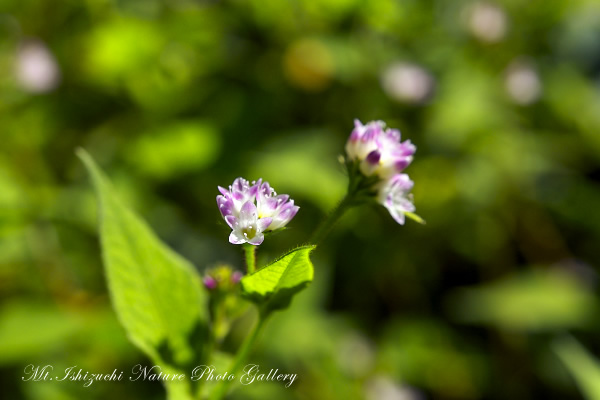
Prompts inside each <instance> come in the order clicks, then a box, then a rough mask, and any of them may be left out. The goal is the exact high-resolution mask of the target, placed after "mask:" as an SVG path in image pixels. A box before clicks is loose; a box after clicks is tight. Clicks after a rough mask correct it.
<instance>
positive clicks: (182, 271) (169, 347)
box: [77, 150, 208, 399]
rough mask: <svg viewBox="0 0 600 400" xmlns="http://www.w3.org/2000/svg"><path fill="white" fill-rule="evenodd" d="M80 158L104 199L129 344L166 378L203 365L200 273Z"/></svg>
mask: <svg viewBox="0 0 600 400" xmlns="http://www.w3.org/2000/svg"><path fill="white" fill-rule="evenodd" d="M77 155H78V156H79V158H80V159H81V160H82V161H83V163H84V164H85V166H86V168H87V170H88V172H89V173H90V175H91V176H92V180H93V183H94V187H95V190H96V193H97V195H98V200H99V203H100V206H99V216H100V218H99V220H100V237H101V244H102V255H103V261H104V267H105V270H106V277H107V280H108V287H109V290H110V295H111V300H112V303H113V307H114V309H115V311H116V313H117V316H118V317H119V320H120V322H121V324H122V325H123V326H124V327H125V330H126V331H127V334H128V337H129V339H130V340H131V341H132V342H133V343H134V344H135V345H136V346H138V347H139V348H140V349H141V350H142V351H144V352H145V353H146V354H147V355H148V356H149V357H150V358H151V359H152V360H153V361H154V362H155V363H157V364H159V365H160V366H161V367H162V368H163V371H165V372H167V371H182V370H185V369H187V367H188V366H190V365H194V364H196V363H198V361H199V360H201V359H202V357H203V346H202V343H203V342H205V341H206V337H207V334H206V332H207V319H208V317H207V311H206V310H207V307H206V301H207V296H206V295H205V293H204V291H203V287H202V285H201V283H200V278H199V276H198V275H197V273H196V272H195V270H194V267H193V266H192V265H191V264H190V263H189V262H188V261H186V260H185V259H183V258H182V257H180V256H179V255H177V254H176V253H175V252H174V251H172V250H171V249H170V248H168V247H167V246H166V245H165V244H163V243H162V242H161V241H160V240H159V239H158V238H157V237H156V235H155V234H154V233H153V232H152V230H151V229H150V227H148V225H146V223H145V222H144V221H143V220H142V219H140V218H139V217H138V216H136V215H135V214H134V213H133V212H132V211H131V210H129V209H128V208H127V207H126V206H125V205H124V204H123V203H122V202H121V201H120V200H119V199H118V198H117V197H116V195H115V194H114V193H113V188H112V186H111V185H110V183H109V181H108V179H107V178H106V177H105V176H104V174H103V173H102V171H100V169H99V168H98V167H97V166H96V164H95V163H94V161H93V159H92V158H91V157H90V155H89V154H87V153H86V152H85V151H84V150H78V152H77ZM187 385H189V382H187V381H184V382H174V383H171V384H169V385H168V386H167V390H168V392H169V398H171V399H186V398H188V397H189V396H187V395H186V393H189V388H187V387H186V386H187Z"/></svg>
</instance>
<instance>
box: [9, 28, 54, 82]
mask: <svg viewBox="0 0 600 400" xmlns="http://www.w3.org/2000/svg"><path fill="white" fill-rule="evenodd" d="M16 75H17V80H18V82H19V83H20V84H21V86H22V87H23V89H25V90H27V91H28V92H31V93H46V92H49V91H51V90H53V89H55V88H56V87H57V86H58V84H59V82H60V70H59V67H58V64H57V63H56V59H55V58H54V55H53V54H52V53H51V52H50V50H48V48H47V47H46V45H45V44H44V43H42V42H41V41H39V40H29V41H26V42H24V43H22V44H21V46H20V48H19V50H18V53H17V60H16Z"/></svg>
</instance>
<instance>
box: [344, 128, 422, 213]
mask: <svg viewBox="0 0 600 400" xmlns="http://www.w3.org/2000/svg"><path fill="white" fill-rule="evenodd" d="M354 125H355V127H354V130H353V131H352V134H351V135H350V138H349V139H348V142H347V143H346V155H347V159H348V161H349V162H351V163H357V164H358V166H359V170H360V172H361V174H362V175H364V176H365V177H375V178H376V181H377V183H376V184H375V187H374V189H376V190H377V200H378V201H379V202H380V203H381V204H382V205H383V206H384V207H386V208H387V209H388V211H389V212H390V215H391V216H392V217H393V218H394V219H395V220H396V222H398V223H399V224H404V219H405V218H404V216H405V213H407V212H411V213H412V212H413V211H415V206H414V205H413V203H412V195H411V194H410V190H411V189H412V187H413V182H412V181H411V180H410V178H409V177H408V175H406V174H403V173H401V172H402V171H403V170H404V169H405V168H406V167H408V165H409V164H410V163H411V162H412V159H413V154H414V153H415V151H416V147H415V146H414V145H413V144H412V143H411V142H410V140H406V141H404V142H401V141H400V131H398V130H396V129H389V128H387V129H386V127H385V123H384V122H383V121H373V122H369V123H367V124H366V125H363V124H362V123H361V122H360V121H358V120H355V121H354Z"/></svg>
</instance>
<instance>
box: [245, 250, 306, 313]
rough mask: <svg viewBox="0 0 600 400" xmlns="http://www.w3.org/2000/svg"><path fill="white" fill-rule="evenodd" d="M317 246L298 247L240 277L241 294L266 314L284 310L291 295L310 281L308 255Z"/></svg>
mask: <svg viewBox="0 0 600 400" xmlns="http://www.w3.org/2000/svg"><path fill="white" fill-rule="evenodd" d="M315 247H316V246H304V247H299V248H297V249H294V250H292V251H290V252H289V253H287V254H285V255H284V256H282V257H281V258H279V259H278V260H275V261H274V262H272V263H271V264H269V265H267V266H266V267H264V268H261V269H259V270H258V271H256V272H254V273H253V274H250V275H247V276H245V277H244V278H242V281H241V284H242V294H243V296H244V297H246V298H247V299H249V300H251V301H253V302H255V303H257V304H258V305H259V306H261V308H262V309H263V310H264V311H266V312H270V311H274V310H280V309H284V308H286V307H287V306H288V305H289V304H290V301H291V300H292V297H293V296H294V294H296V293H297V292H299V291H300V290H302V289H304V288H305V287H306V286H307V285H308V284H309V283H310V282H312V280H313V275H314V269H313V265H312V263H311V262H310V258H309V254H310V252H311V251H313V250H314V249H315Z"/></svg>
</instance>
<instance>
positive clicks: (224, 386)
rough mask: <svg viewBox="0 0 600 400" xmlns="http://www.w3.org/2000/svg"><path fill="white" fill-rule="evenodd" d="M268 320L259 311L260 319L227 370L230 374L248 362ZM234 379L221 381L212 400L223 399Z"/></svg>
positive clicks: (213, 393)
mask: <svg viewBox="0 0 600 400" xmlns="http://www.w3.org/2000/svg"><path fill="white" fill-rule="evenodd" d="M266 320H267V318H266V316H263V314H262V313H259V316H258V321H257V322H256V324H255V325H254V328H253V329H252V332H250V334H249V335H248V336H246V339H244V342H243V343H242V344H241V346H240V348H239V349H238V351H237V354H236V355H235V359H234V360H233V363H232V364H231V367H230V368H229V369H228V370H227V372H228V373H229V374H230V375H235V374H236V373H237V372H238V371H239V369H240V368H241V367H242V364H244V363H245V362H246V359H247V358H248V355H249V354H250V351H251V350H252V347H253V346H254V342H256V338H257V337H258V334H259V333H260V331H261V329H262V327H263V325H264V324H265V321H266ZM234 380H235V379H233V380H223V381H220V382H219V383H218V384H217V386H216V387H215V389H214V390H213V392H212V394H211V396H210V400H221V399H222V398H223V397H224V396H225V395H226V394H227V391H228V390H229V386H231V384H232V383H233V381H234Z"/></svg>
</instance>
